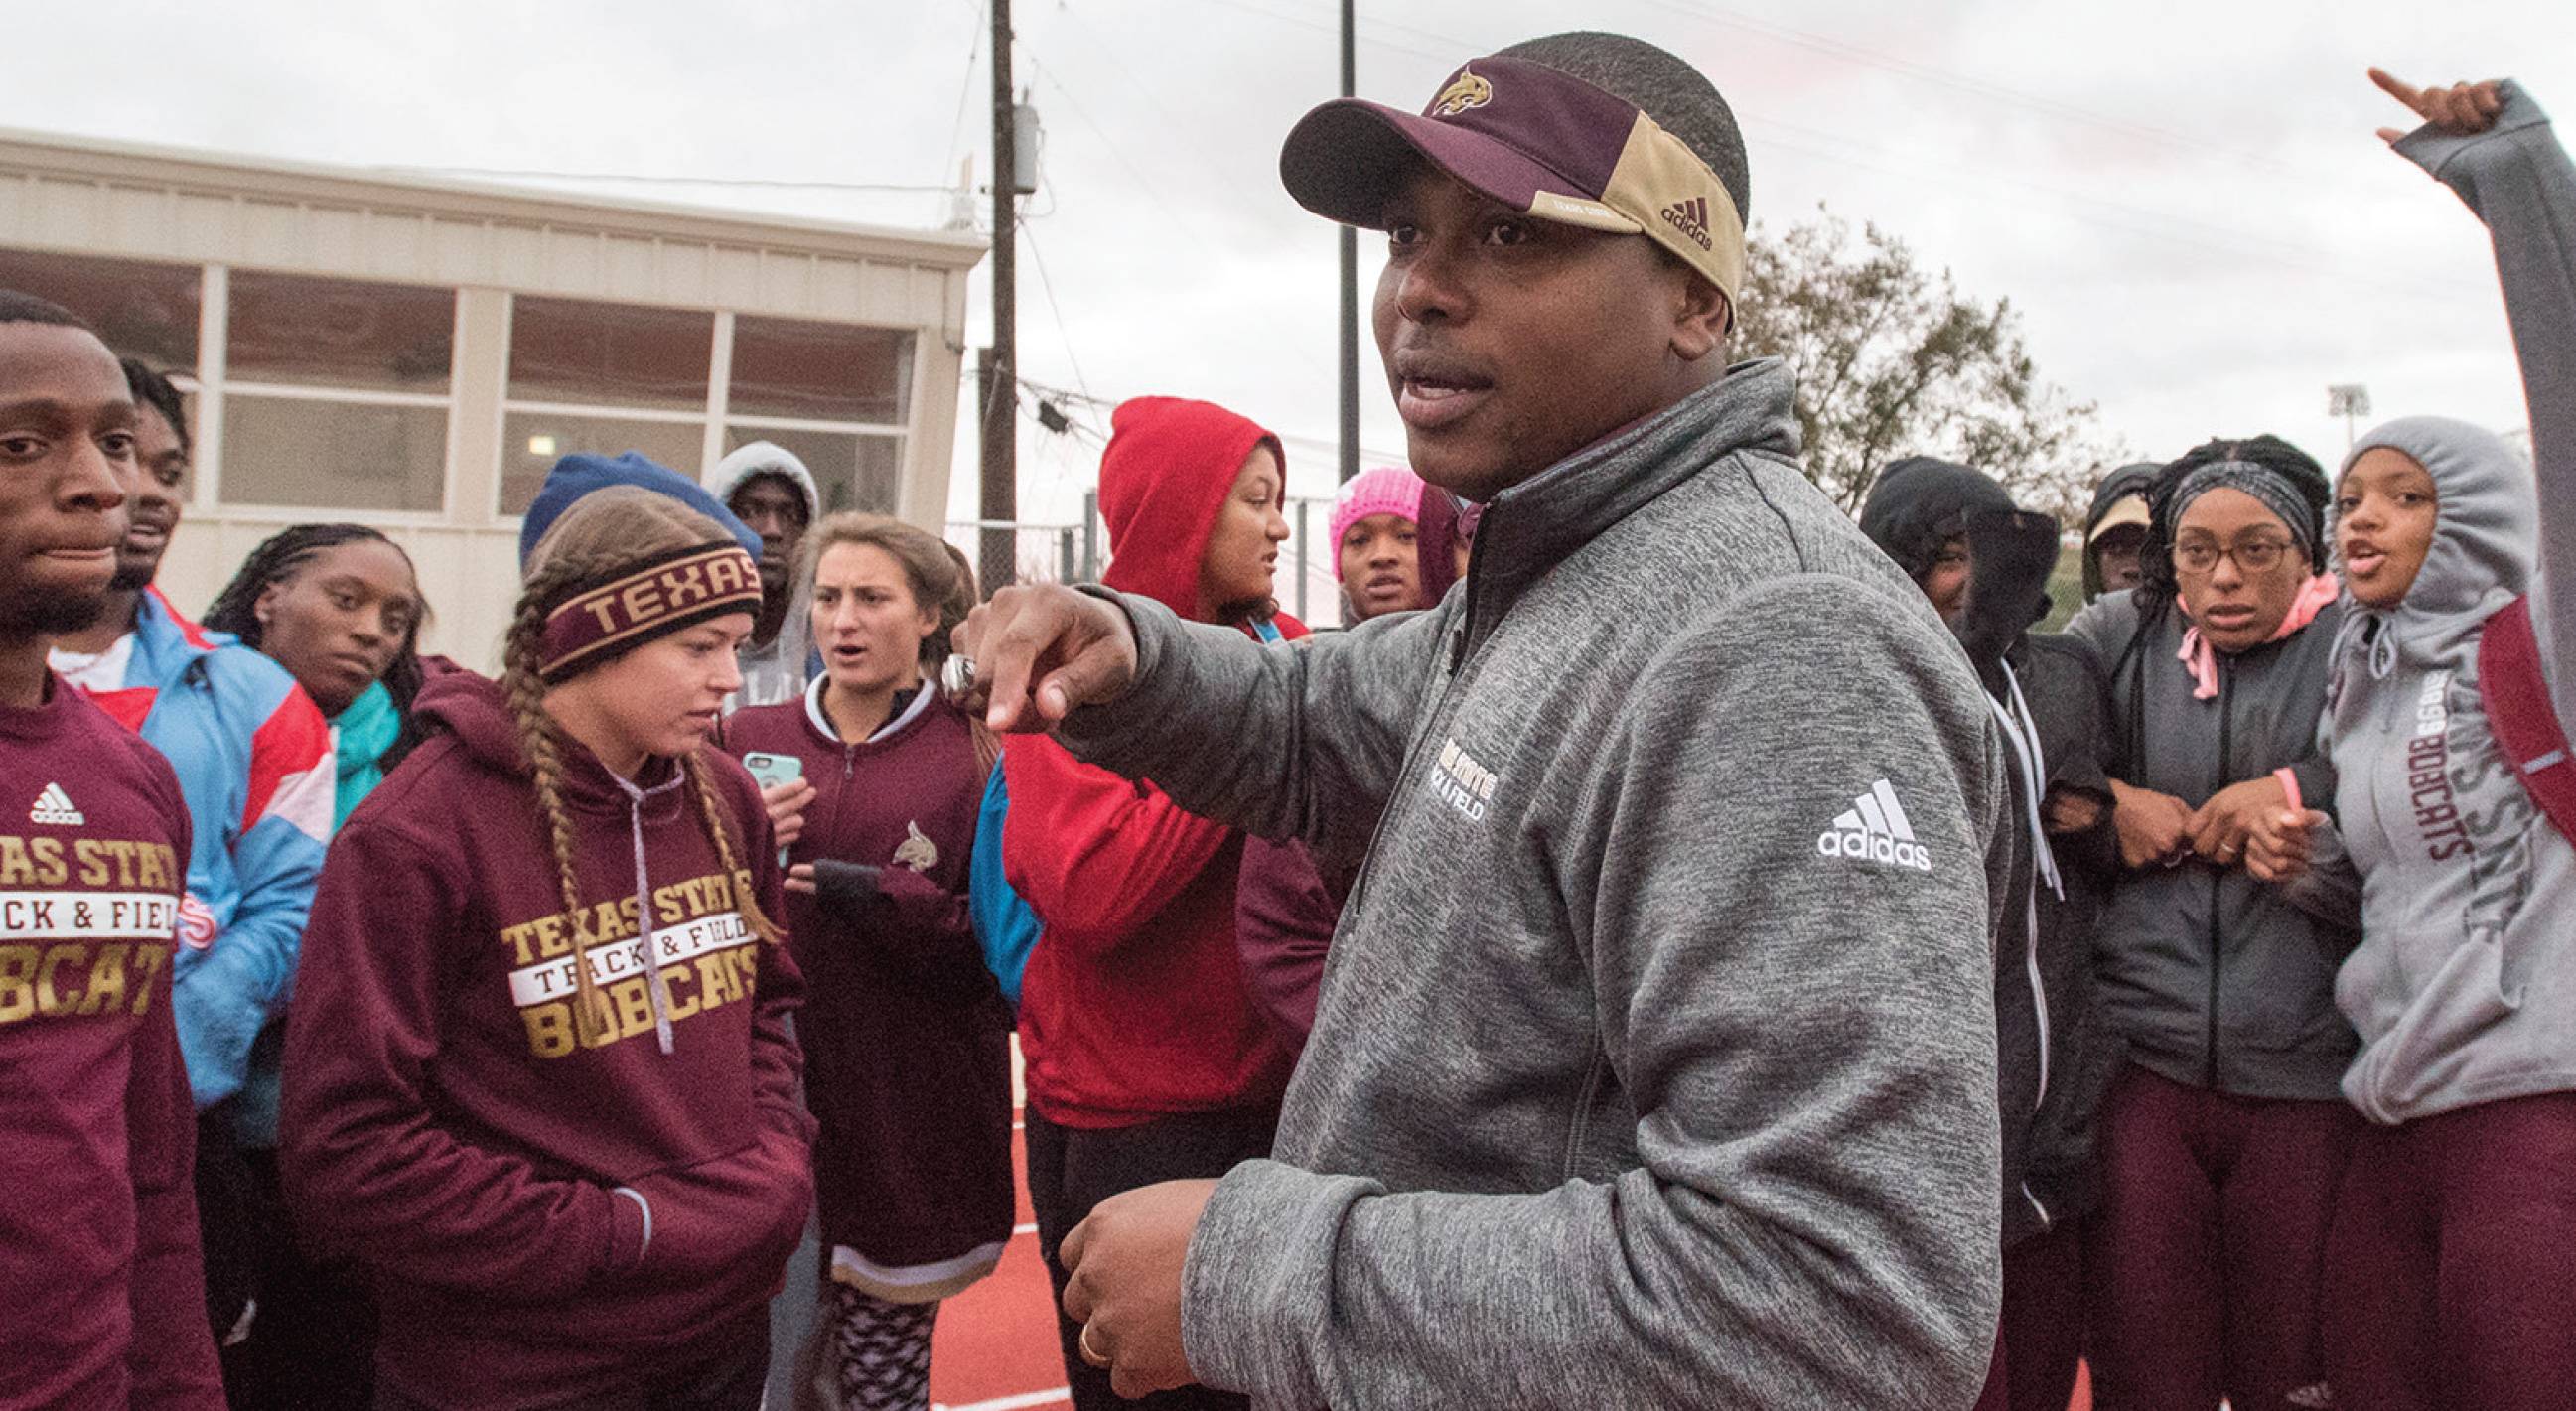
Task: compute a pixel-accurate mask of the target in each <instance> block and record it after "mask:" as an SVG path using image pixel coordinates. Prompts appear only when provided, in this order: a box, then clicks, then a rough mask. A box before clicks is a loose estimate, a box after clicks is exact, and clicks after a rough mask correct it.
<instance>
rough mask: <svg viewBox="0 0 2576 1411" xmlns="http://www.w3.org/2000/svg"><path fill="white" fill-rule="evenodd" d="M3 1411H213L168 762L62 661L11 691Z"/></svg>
mask: <svg viewBox="0 0 2576 1411" xmlns="http://www.w3.org/2000/svg"><path fill="white" fill-rule="evenodd" d="M0 780H6V781H7V782H6V783H5V784H0V1408H6V1409H7V1411H19V1408H27V1409H28V1411H33V1408H36V1407H44V1408H46V1411H126V1408H127V1407H129V1406H131V1407H150V1408H153V1411H164V1408H203V1409H204V1411H220V1408H221V1407H222V1406H223V1404H224V1391H223V1381H222V1378H221V1377H220V1375H219V1374H218V1373H217V1371H216V1368H215V1343H214V1338H213V1336H212V1335H211V1334H210V1333H209V1332H208V1330H207V1326H206V1294H205V1276H204V1273H203V1272H202V1269H201V1267H200V1266H199V1264H198V1259H197V1197H196V1191H195V1188H194V1186H193V1184H192V1180H191V1167H192V1165H193V1163H194V1160H195V1154H196V1133H197V1127H196V1119H195V1114H194V1112H193V1111H192V1110H191V1107H190V1104H189V1099H188V1075H187V1071H186V1069H185V1068H184V1067H183V1066H182V1065H181V1063H180V1061H179V1031H178V1030H177V1029H176V1028H174V1027H172V1025H171V1022H170V957H171V953H172V952H173V951H174V950H175V949H176V948H177V936H178V931H179V902H180V894H181V889H182V888H183V887H184V886H185V885H186V882H187V877H186V875H185V871H184V864H185V862H186V860H187V856H188V810H187V807H186V806H185V805H184V804H182V803H181V802H180V801H179V780H178V776H176V775H174V774H172V773H171V772H170V764H169V761H167V760H165V759H163V758H162V757H161V756H160V754H159V753H158V752H157V751H155V750H154V749H153V748H152V747H151V746H149V745H146V744H144V743H143V742H142V741H141V740H140V739H138V738H136V737H135V736H134V735H133V734H131V733H129V732H128V731H126V730H125V729H123V728H122V727H120V726H119V725H117V723H116V722H115V721H113V720H110V719H108V717H107V716H106V715H105V714H104V713H102V712H101V711H100V710H99V709H98V707H96V706H94V705H92V704H90V702H89V701H88V699H87V698H85V697H84V696H82V695H81V693H80V692H78V691H76V690H73V689H72V688H71V687H70V686H68V685H66V684H65V683H64V682H63V680H62V679H61V678H60V677H54V678H51V679H49V680H48V681H47V683H46V699H45V703H44V704H43V705H40V706H36V707H33V708H22V707H15V706H0Z"/></svg>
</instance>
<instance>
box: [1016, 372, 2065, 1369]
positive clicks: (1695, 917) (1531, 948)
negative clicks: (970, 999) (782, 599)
mask: <svg viewBox="0 0 2576 1411" xmlns="http://www.w3.org/2000/svg"><path fill="white" fill-rule="evenodd" d="M1791 390H1792V388H1791V381H1790V378H1789V375H1788V373H1787V371H1786V370H1785V369H1783V368H1782V367H1781V366H1780V365H1779V364H1778V363H1776V362H1769V361H1765V362H1757V363H1751V364H1747V365H1744V366H1741V367H1738V368H1735V369H1733V370H1731V371H1730V372H1728V373H1727V375H1726V378H1725V380H1724V381H1723V382H1720V383H1718V384H1716V385H1715V386H1712V387H1709V388H1706V389H1704V390H1702V391H1700V392H1697V393H1695V394H1693V395H1692V396H1691V397H1690V398H1688V399H1687V400H1685V401H1683V402H1681V403H1679V404H1677V405H1675V406H1673V407H1671V408H1668V409H1666V410H1665V411H1664V412H1662V413H1660V414H1658V415H1656V416H1655V417H1653V418H1651V419H1649V420H1647V421H1645V422H1643V423H1641V424H1639V425H1637V426H1635V427H1633V428H1630V429H1629V430H1627V431H1624V432H1621V433H1619V434H1617V435H1615V436H1612V437H1610V438H1608V439H1607V440H1605V441H1603V442H1602V443H1600V444H1598V445H1595V446H1593V447H1590V448H1588V449H1586V450H1584V451H1581V452H1578V453H1576V454H1575V455H1573V456H1570V457H1568V458H1567V459H1566V460H1565V461H1563V462H1561V463H1559V464H1558V465H1556V466H1554V467H1552V468H1550V469H1549V470H1547V471H1545V472H1543V473H1541V474H1540V475H1538V476H1536V477H1534V478H1532V479H1530V480H1527V481H1524V482H1522V483H1521V484H1519V485H1516V486H1514V487H1512V488H1511V489H1510V490H1507V491H1505V492H1503V493H1502V494H1500V495H1498V496H1496V497H1495V499H1494V500H1493V501H1492V502H1491V503H1490V504H1488V505H1487V506H1486V510H1485V514H1484V518H1483V521H1482V523H1481V525H1480V526H1479V528H1478V531H1477V538H1476V556H1475V560H1474V563H1473V565H1472V566H1471V567H1470V569H1469V572H1468V579H1467V582H1466V583H1465V584H1464V585H1462V586H1461V587H1460V588H1458V589H1456V590H1453V591H1452V592H1451V593H1450V595H1449V597H1448V599H1447V600H1446V601H1445V602H1443V603H1442V604H1441V606H1439V607H1438V608H1435V609H1433V610H1431V611H1429V612H1426V613H1421V614H1415V615H1410V616H1401V617H1389V618H1381V619H1377V620H1374V621H1370V622H1366V623H1363V624H1361V625H1360V626H1359V627H1357V628H1355V629H1353V630H1351V631H1349V632H1343V633H1336V634H1333V635H1332V636H1331V637H1329V638H1327V639H1324V640H1320V641H1318V642H1317V643H1315V644H1314V645H1313V646H1312V647H1310V648H1306V649H1303V650H1297V651H1276V650H1264V649H1262V648H1259V647H1256V646H1254V645H1253V644H1251V643H1249V642H1246V641H1244V640H1243V638H1242V637H1241V636H1240V635H1239V634H1237V633H1234V632H1231V631H1228V630H1225V629H1221V628H1213V627H1204V626H1193V625H1190V624H1185V623H1182V622H1179V621H1177V620H1175V619H1174V617H1173V616H1172V614H1170V613H1169V612H1167V611H1165V610H1164V609H1162V608H1161V607H1158V606H1156V605H1154V604H1152V603H1149V602H1144V601H1142V600H1140V599H1138V598H1136V597H1134V596H1132V595H1130V596H1126V597H1123V598H1120V599H1119V601H1120V602H1121V603H1122V604H1123V605H1124V607H1125V608H1126V610H1127V612H1128V614H1129V616H1130V618H1131V620H1133V621H1134V623H1135V625H1136V636H1137V647H1138V677H1137V680H1136V682H1135V685H1134V686H1133V688H1132V689H1131V690H1130V691H1129V692H1128V693H1127V694H1126V695H1125V696H1123V697H1122V698H1120V699H1119V700H1117V701H1116V702H1113V703H1110V704H1108V705H1105V706H1099V707H1094V708H1091V709H1087V710H1084V711H1078V712H1076V713H1075V714H1074V716H1073V717H1072V718H1071V719H1069V720H1067V721H1066V723H1065V728H1064V729H1063V730H1062V731H1061V733H1062V735H1063V737H1064V738H1065V740H1066V742H1067V743H1068V744H1069V745H1071V746H1072V747H1073V748H1074V749H1075V750H1076V751H1077V752H1079V753H1080V754H1081V755H1082V757H1084V758H1088V759H1091V760H1093V761H1095V762H1096V763H1099V764H1102V765H1105V766H1107V767H1110V768H1113V769H1116V770H1119V771H1120V772H1122V773H1126V774H1129V775H1131V776H1137V775H1141V776H1145V777H1149V778H1151V779H1153V780H1154V781H1155V782H1156V783H1157V784H1160V785H1161V786H1162V787H1163V788H1164V789H1165V790H1167V791H1169V793H1170V795H1171V797H1172V798H1173V799H1174V800H1175V801H1176V802H1177V804H1178V805H1179V806H1181V807H1184V808H1189V809H1193V810H1197V811H1199V812H1201V813H1204V814H1206V815H1207V816H1209V817H1213V818H1221V819H1225V820H1228V821H1230V822H1232V823H1234V824H1236V825H1237V826H1239V827H1243V828H1246V829H1249V830H1251V831H1254V832H1256V833H1259V834H1261V835H1263V836H1281V835H1290V834H1293V835H1297V836H1302V837H1306V838H1310V839H1315V840H1319V841H1322V842H1325V843H1326V844H1328V845H1330V846H1333V847H1336V848H1352V849H1353V850H1356V845H1357V841H1358V840H1357V839H1355V838H1354V837H1353V836H1352V835H1353V833H1355V832H1356V831H1358V830H1362V829H1366V828H1368V827H1369V826H1370V825H1371V823H1372V822H1374V823H1375V826H1376V832H1375V841H1374V842H1373V843H1370V844H1368V845H1367V848H1366V851H1367V853H1368V862H1367V864H1366V867H1365V870H1363V871H1362V873H1361V875H1360V879H1359V882H1358V885H1357V887H1356V889H1355V890H1354V892H1353V893H1352V898H1351V903H1350V906H1349V908H1348V909H1347V910H1345V911H1344V912H1343V914H1342V923H1341V929H1340V931H1339V933H1338V934H1337V935H1336V936H1335V937H1334V939H1333V944H1332V949H1331V951H1330V953H1329V955H1328V956H1327V958H1326V960H1325V962H1324V982H1323V989H1322V993H1321V998H1320V1002H1319V1005H1318V1009H1317V1013H1316V1017H1315V1030H1314V1034H1313V1036H1312V1038H1310V1039H1309V1040H1308V1042H1307V1044H1306V1049H1305V1054H1304V1057H1303V1058H1302V1059H1301V1060H1300V1061H1299V1063H1298V1067H1297V1072H1296V1077H1295V1079H1294V1081H1293V1082H1292V1083H1291V1084H1290V1087H1289V1090H1288V1095H1287V1101H1286V1105H1285V1107H1284V1108H1283V1110H1282V1112H1281V1116H1280V1125H1279V1140H1278V1146H1277V1151H1276V1155H1277V1158H1278V1159H1277V1160H1272V1161H1252V1162H1246V1163H1244V1164H1242V1165H1240V1166H1237V1167H1236V1168H1235V1169H1234V1171H1233V1172H1232V1173H1231V1174H1229V1175H1228V1176H1226V1178H1225V1179H1224V1180H1223V1181H1222V1182H1220V1183H1219V1184H1218V1186H1217V1188H1216V1193H1215V1195H1214V1196H1213V1197H1212V1198H1211V1199H1210V1200H1209V1202H1208V1204H1207V1208H1206V1212H1205V1214H1204V1216H1203V1217H1202V1218H1201V1220H1200V1222H1199V1225H1198V1228H1197V1230H1196V1231H1195V1232H1194V1233H1193V1234H1192V1236H1191V1238H1190V1247H1189V1259H1188V1269H1187V1273H1186V1275H1185V1280H1184V1286H1183V1292H1182V1306H1181V1315H1182V1325H1183V1338H1184V1341H1185V1342H1186V1344H1187V1347H1188V1351H1189V1361H1190V1366H1191V1367H1192V1368H1193V1369H1194V1370H1195V1371H1196V1372H1198V1373H1199V1375H1200V1377H1201V1379H1202V1380H1203V1381H1205V1382H1206V1383H1207V1384H1209V1385H1211V1386H1218V1387H1224V1388H1228V1389H1232V1390H1238V1391H1248V1392H1250V1393H1251V1394H1252V1396H1253V1400H1254V1403H1255V1405H1256V1406H1259V1407H1262V1408H1264V1409H1265V1411H1268V1409H1269V1408H1294V1411H1309V1408H1314V1407H1319V1406H1331V1407H1335V1408H1340V1411H1365V1409H1366V1408H1371V1407H1406V1408H1410V1407H1425V1406H1476V1407H1480V1408H1495V1409H1496V1411H1501V1409H1502V1408H1541V1407H1545V1408H1566V1407H1586V1408H1589V1407H1621V1408H1626V1407H1665V1406H1710V1407H1716V1406H1725V1407H1738V1406H1782V1407H1790V1406H1794V1407H1799V1408H1802V1409H1803V1408H1829V1411H1843V1409H1845V1408H1847V1409H1848V1411H1861V1409H1862V1408H1868V1411H1892V1408H1899V1407H1903V1408H1925V1411H1929V1408H1936V1407H1956V1406H1964V1405H1966V1404H1967V1403H1968V1402H1969V1401H1971V1400H1973V1399H1974V1397H1975V1395H1976V1389H1977V1387H1978V1386H1979V1384H1981V1383H1982V1382H1983V1381H1984V1379H1985V1375H1986V1370H1987V1367H1988V1365H1989V1363H1990V1354H1991V1351H1992V1346H1993V1340H1994V1330H1995V1318H1996V1312H1997V1308H1998V1291H1999V1287H2000V1280H1999V1266H2000V1262H2001V1256H2000V1253H1999V1249H1998V1245H1999V1238H1998V1228H1997V1226H1998V1222H1999V1212H1998V1210H1997V1202H1996V1190H1997V1188H1998V1181H1999V1153H1998V1148H1999V1135H2000V1127H1999V1123H1998V1120H1997V1116H1996V1080H1995V1010H1994V993H1993V971H1992V959H1991V955H1992V944H1991V938H1992V936H1993V934H1994V927H1995V921H1996V916H1995V913H1994V912H1993V911H1992V910H1991V909H1990V907H1991V905H1992V904H1994V903H1997V902H2001V901H2003V900H2005V899H2007V898H2009V897H2010V892H2009V887H2008V880H2009V877H2010V873H2011V868H2012V867H2013V865H2014V864H2013V854H2014V843H2013V835H2014V832H2015V829H2014V824H2013V820H2012V818H2011V816H2010V813H2009V809H2010V808H2011V805H2012V794H2011V792H2010V790H2009V788H2008V787H2007V786H2006V783H2005V778H2004V772H2003V771H2004V769H2005V768H2006V767H2007V766H2006V764H2005V761H2004V755H2003V753H2002V749H2003V747H2002V743H2001V737H2000V735H1999V734H1998V732H1997V729H1996V726H1995V724H1994V720H1993V713H1992V711H1991V710H1990V709H1989V708H1988V706H1987V704H1986V700H1985V697H1984V694H1983V692H1982V691H1981V690H1980V688H1979V687H1978V685H1977V681H1976V678H1975V676H1974V675H1973V674H1972V672H1971V670H1970V668H1969V666H1968V663H1967V660H1966V657H1965V655H1964V654H1963V653H1962V652H1961V651H1960V649H1959V645H1958V643H1957V642H1956V641H1955V640H1953V639H1952V637H1951V635H1950V633H1949V632H1948V630H1947V629H1946V628H1944V627H1943V626H1942V624H1941V620H1940V618H1939V617H1938V616H1937V615H1935V614H1934V612H1933V611H1932V608H1931V606H1930V604H1929V603H1927V602H1926V601H1925V600H1924V597H1923V595H1922V593H1921V592H1920V591H1918V590H1917V589H1916V588H1915V586H1914V585H1913V584H1912V583H1910V582H1908V581H1907V580H1906V578H1905V576H1904V574H1902V573H1900V572H1899V571H1898V570H1897V569H1896V567H1895V565H1893V564H1891V563H1889V562H1888V561H1887V558H1886V556H1885V555H1883V554H1881V553H1880V552H1879V551H1878V550H1877V549H1875V548H1873V547H1871V546H1870V544H1869V543H1868V541H1867V540H1865V539H1863V538H1862V537H1861V536H1860V532H1859V530H1858V529H1856V528H1855V527H1854V526H1853V524H1852V522H1851V520H1850V519H1849V518H1848V517H1847V516H1845V515H1844V514H1842V513H1841V512H1840V511H1839V510H1837V509H1835V508H1834V506H1833V505H1832V504H1831V503H1830V502H1829V501H1827V500H1826V499H1825V498H1824V496H1823V495H1821V494H1819V493H1818V492H1817V490H1816V488H1815V487H1814V486H1813V485H1811V484H1809V483H1808V482H1807V480H1806V479H1805V477H1804V476H1802V475H1800V474H1799V472H1798V469H1797V466H1796V464H1795V462H1794V461H1793V460H1792V459H1791V457H1792V456H1793V455H1794V454H1795V452H1796V449H1797V434H1798V433H1797V422H1796V420H1795V419H1794V416H1793V414H1792V410H1791V405H1790V402H1791ZM1570 662H1579V663H1581V669H1579V670H1569V669H1568V663H1570ZM1015 748H1016V747H1015ZM1015 782H1016V781H1015ZM1016 800H1017V791H1016V788H1015V789H1014V803H1015V806H1016ZM2016 904H2017V902H2016ZM1040 950H1041V952H1043V950H1044V944H1043V943H1042V944H1041V946H1040Z"/></svg>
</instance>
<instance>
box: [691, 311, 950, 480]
mask: <svg viewBox="0 0 2576 1411" xmlns="http://www.w3.org/2000/svg"><path fill="white" fill-rule="evenodd" d="M732 367H733V376H732V379H731V382H730V384H729V385H728V387H727V388H726V401H725V447H726V449H727V450H729V451H730V450H732V449H734V448H736V447H740V446H743V445H746V444H748V443H750V442H753V441H768V442H772V443H775V444H776V445H778V446H781V447H783V448H785V449H787V450H789V451H792V452H794V453H795V455H796V458H797V459H799V460H801V461H803V462H805V468H806V469H808V470H810V471H812V472H814V484H815V488H816V490H818V491H819V492H820V493H821V495H822V498H823V512H824V513H825V514H832V513H836V512H838V511H841V510H865V511H867V512H869V513H872V514H892V513H894V512H895V508H896V505H897V503H898V502H899V500H900V498H901V489H902V481H903V430H904V425H905V419H906V418H907V417H908V416H909V415H910V414H911V396H912V335H911V334H910V333H907V332H903V331H901V330H897V329H888V328H870V327H866V326H864V325H856V324H846V323H811V322H806V321H803V320H799V319H784V318H764V317H760V316H757V315H753V314H742V315H738V316H736V317H735V319H734V321H733V363H732Z"/></svg>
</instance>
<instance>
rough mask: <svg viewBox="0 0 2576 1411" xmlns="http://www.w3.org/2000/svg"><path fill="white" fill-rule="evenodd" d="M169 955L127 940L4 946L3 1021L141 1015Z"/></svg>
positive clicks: (0, 968) (0, 979) (0, 962)
mask: <svg viewBox="0 0 2576 1411" xmlns="http://www.w3.org/2000/svg"><path fill="white" fill-rule="evenodd" d="M169 959H170V953H169V948H168V947H167V946H157V945H137V944H134V943H132V942H125V941H114V942H108V943H105V944H100V943H97V942H91V941H60V942H56V943H54V944H52V945H0V1024H15V1023H18V1022H20V1021H21V1020H26V1019H31V1018H46V1019H60V1018H66V1017H69V1016H73V1015H96V1014H130V1015H139V1014H142V1013H144V1012H146V1011H148V1010H149V1009H150V1008H151V1007H152V982H153V981H154V980H157V979H159V978H160V975H161V969H162V967H163V966H165V965H167V964H168V963H169Z"/></svg>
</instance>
